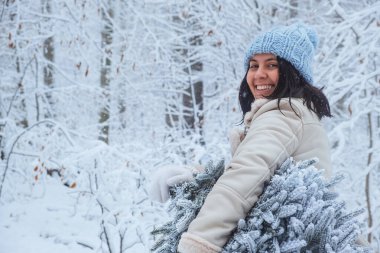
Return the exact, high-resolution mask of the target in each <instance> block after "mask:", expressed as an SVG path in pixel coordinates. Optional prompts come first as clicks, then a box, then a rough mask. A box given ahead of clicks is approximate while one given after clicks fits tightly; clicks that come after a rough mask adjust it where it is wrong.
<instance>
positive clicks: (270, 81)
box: [247, 54, 279, 99]
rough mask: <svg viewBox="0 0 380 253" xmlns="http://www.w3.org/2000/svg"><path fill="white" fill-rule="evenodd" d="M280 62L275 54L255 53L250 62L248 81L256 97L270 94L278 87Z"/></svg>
mask: <svg viewBox="0 0 380 253" xmlns="http://www.w3.org/2000/svg"><path fill="white" fill-rule="evenodd" d="M278 79H279V71H278V62H277V58H276V56H275V55H273V54H257V55H254V56H253V57H252V58H251V60H250V62H249V69H248V73H247V83H248V85H249V89H250V90H251V92H252V94H253V96H254V97H255V99H258V98H263V97H266V96H269V95H271V94H272V93H273V91H274V89H275V88H276V87H277V84H278Z"/></svg>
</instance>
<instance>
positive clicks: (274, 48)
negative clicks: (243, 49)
mask: <svg viewBox="0 0 380 253" xmlns="http://www.w3.org/2000/svg"><path fill="white" fill-rule="evenodd" d="M317 46H318V36H317V33H316V32H315V30H314V29H313V28H312V27H310V26H308V25H306V24H304V23H300V22H299V23H295V24H292V25H290V26H277V27H274V28H273V29H271V30H270V31H268V32H265V33H262V34H260V35H258V36H257V37H256V38H255V40H254V41H253V43H252V45H251V47H250V48H249V49H248V51H247V53H246V55H245V60H244V67H245V68H246V69H248V64H249V60H250V59H251V57H252V56H253V55H255V54H263V53H271V54H274V55H277V56H279V57H281V58H283V59H285V60H287V61H288V62H290V63H291V64H292V65H293V66H294V67H295V68H296V69H297V70H298V71H299V72H300V74H301V75H302V76H303V77H304V78H305V80H306V81H307V82H308V83H310V84H313V73H312V62H313V57H314V52H315V50H316V48H317Z"/></svg>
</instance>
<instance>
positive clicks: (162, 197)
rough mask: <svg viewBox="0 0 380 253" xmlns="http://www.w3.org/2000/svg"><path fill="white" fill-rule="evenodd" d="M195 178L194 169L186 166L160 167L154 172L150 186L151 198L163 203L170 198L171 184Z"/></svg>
mask: <svg viewBox="0 0 380 253" xmlns="http://www.w3.org/2000/svg"><path fill="white" fill-rule="evenodd" d="M191 179H193V173H192V169H191V168H188V167H184V166H174V165H172V166H165V167H160V168H158V170H157V171H156V173H154V175H153V178H152V184H151V186H150V191H149V196H150V199H152V200H154V201H158V202H161V203H164V202H166V201H167V200H168V199H169V186H174V185H176V184H179V183H183V182H185V181H190V180H191Z"/></svg>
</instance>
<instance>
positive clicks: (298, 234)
mask: <svg viewBox="0 0 380 253" xmlns="http://www.w3.org/2000/svg"><path fill="white" fill-rule="evenodd" d="M316 162H317V160H316V159H311V160H306V161H301V162H298V163H295V162H294V161H293V159H292V158H289V159H288V160H286V161H285V162H284V164H283V165H282V166H281V167H280V168H279V169H278V170H276V172H275V174H274V176H273V177H272V178H271V180H270V181H269V182H267V183H266V186H265V188H264V191H263V194H262V195H261V196H260V198H259V200H258V201H257V203H256V204H255V205H254V207H253V208H252V209H251V210H250V212H249V213H248V215H247V217H245V219H241V220H240V221H239V222H238V224H237V228H236V230H235V231H234V233H233V236H232V237H231V239H230V241H229V242H228V243H227V244H226V245H225V246H224V248H223V252H225V253H227V252H244V253H250V252H321V253H323V252H326V253H330V252H370V251H369V249H367V248H364V247H362V246H360V245H358V244H357V243H356V240H357V237H358V235H359V233H360V227H359V223H358V222H357V220H356V219H355V218H356V217H357V216H358V215H359V214H360V213H361V212H362V211H363V210H357V211H353V212H349V211H347V210H346V208H345V203H344V201H341V200H339V199H338V194H337V193H336V192H334V191H333V190H332V187H333V186H334V185H336V184H337V183H338V182H339V181H340V180H341V179H342V176H338V177H335V178H334V179H333V180H331V181H329V182H327V181H326V180H325V179H324V177H323V175H322V171H321V170H318V169H316V168H315V167H314V166H313V164H314V163H316ZM223 170H224V166H223V163H218V164H217V165H216V166H214V165H213V164H209V165H208V166H207V167H206V170H205V172H204V173H200V174H197V175H196V176H195V177H194V180H193V181H190V182H185V183H183V184H180V185H177V186H175V187H173V188H172V199H171V203H170V206H169V211H170V212H171V214H172V217H173V220H171V221H169V222H168V223H166V224H165V225H163V226H161V227H159V228H157V229H155V230H154V231H153V234H154V235H161V237H160V238H159V240H157V243H156V244H155V246H154V247H153V250H154V251H155V252H177V245H178V242H179V239H180V236H181V234H182V233H183V232H185V231H186V230H187V228H188V226H189V224H190V222H191V221H192V220H193V219H194V218H195V217H196V215H197V213H198V212H199V210H200V208H201V206H202V204H203V202H204V200H205V198H206V196H207V194H208V193H209V192H210V190H211V189H212V187H213V185H214V184H215V182H216V181H217V179H218V178H219V177H220V176H221V175H222V174H223Z"/></svg>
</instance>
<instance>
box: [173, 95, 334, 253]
mask: <svg viewBox="0 0 380 253" xmlns="http://www.w3.org/2000/svg"><path fill="white" fill-rule="evenodd" d="M291 101H292V107H293V109H294V110H295V112H297V114H298V116H297V114H296V113H295V112H294V111H293V110H292V108H291V106H290V104H289V102H288V99H282V100H281V102H280V109H281V111H280V110H278V107H277V100H267V99H259V100H256V101H255V102H254V103H253V104H252V110H251V111H250V112H248V113H247V114H246V117H245V120H244V121H245V124H246V127H248V128H249V130H248V131H247V134H246V136H245V138H244V139H243V141H242V142H241V143H240V145H239V146H238V147H237V149H236V152H235V154H234V155H233V157H232V160H231V163H230V164H229V166H228V167H227V169H226V171H225V172H224V174H223V175H222V176H221V177H220V179H219V180H218V181H217V183H216V184H215V186H214V187H213V189H212V191H211V192H210V193H209V195H208V196H207V198H206V200H205V203H204V205H203V207H202V208H201V210H200V212H199V214H198V216H197V217H196V218H195V219H194V220H193V221H192V222H191V224H190V226H189V228H188V231H187V232H186V233H184V234H183V235H182V237H181V240H180V242H179V246H178V251H179V252H180V253H203V252H204V253H206V252H207V253H209V252H220V251H221V249H222V247H223V246H224V245H225V244H226V243H227V240H228V239H229V236H230V234H231V232H232V231H233V230H234V228H235V227H236V225H237V222H238V220H239V219H241V218H244V217H245V216H246V214H247V213H248V211H249V210H250V209H251V208H252V206H253V205H254V203H255V202H256V201H257V199H258V197H259V196H260V194H261V193H262V191H263V186H264V182H265V181H266V180H268V179H270V177H271V176H272V175H273V173H274V170H275V169H276V168H277V167H278V166H279V165H281V164H282V163H283V162H284V161H285V160H286V159H287V158H288V157H290V156H292V157H294V159H295V160H296V161H298V160H304V159H310V158H313V157H317V158H318V159H319V163H318V164H317V165H316V167H318V168H323V169H324V170H325V175H326V176H327V177H329V176H330V174H331V161H330V149H329V144H328V140H327V136H326V133H325V130H324V128H323V126H322V125H321V123H320V121H319V119H318V117H317V116H316V114H315V113H313V112H312V111H310V110H309V109H308V108H307V107H306V106H305V105H304V104H303V102H302V100H301V99H295V98H293V99H292V100H291Z"/></svg>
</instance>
